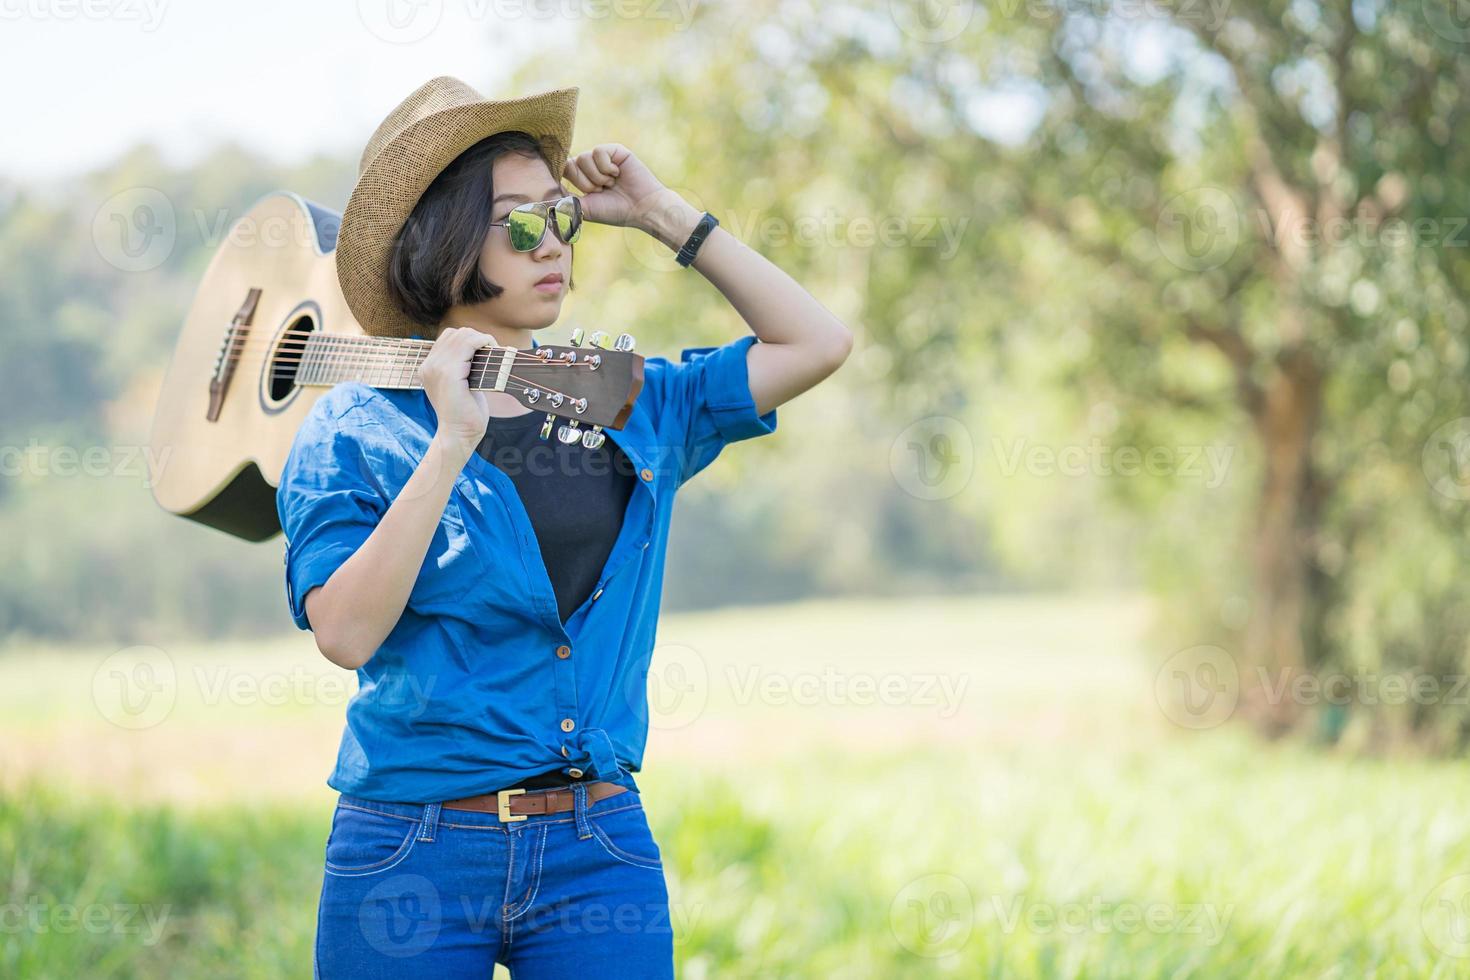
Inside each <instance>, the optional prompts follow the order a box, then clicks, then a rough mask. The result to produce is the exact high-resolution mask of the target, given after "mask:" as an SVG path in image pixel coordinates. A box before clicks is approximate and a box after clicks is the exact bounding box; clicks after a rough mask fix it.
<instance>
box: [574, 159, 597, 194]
mask: <svg viewBox="0 0 1470 980" xmlns="http://www.w3.org/2000/svg"><path fill="white" fill-rule="evenodd" d="M589 166H591V163H590V161H588V160H587V154H585V153H583V154H581V155H580V156H576V157H573V158H571V159H570V160H568V161H567V180H570V181H571V182H572V186H574V187H576V188H577V190H579V191H581V192H582V193H583V194H591V193H592V192H593V191H595V190H597V189H598V185H597V184H596V183H594V182H593V180H592V177H591V175H590V174H589V173H588V172H587V167H589Z"/></svg>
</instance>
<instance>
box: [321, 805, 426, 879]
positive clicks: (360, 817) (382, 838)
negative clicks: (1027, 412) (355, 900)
mask: <svg viewBox="0 0 1470 980" xmlns="http://www.w3.org/2000/svg"><path fill="white" fill-rule="evenodd" d="M418 829H419V821H418V820H411V819H408V818H405V817H399V816H392V815H390V814H386V813H375V812H373V811H371V810H362V809H359V808H357V807H353V806H347V805H345V804H341V803H339V804H338V805H337V810H336V812H335V813H334V814H333V815H332V832H331V834H330V835H328V837H327V853H326V870H327V873H328V874H331V875H336V876H337V877H339V878H360V877H363V876H365V875H371V874H378V873H380V872H383V871H387V870H388V869H389V868H393V867H397V866H398V864H399V863H401V862H402V861H403V859H404V858H406V857H408V853H409V852H410V851H412V850H413V844H414V840H415V839H416V838H417V837H418Z"/></svg>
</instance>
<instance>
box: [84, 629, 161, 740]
mask: <svg viewBox="0 0 1470 980" xmlns="http://www.w3.org/2000/svg"><path fill="white" fill-rule="evenodd" d="M178 696H179V676H178V671H177V670H176V669H175V668H174V661H173V658H172V657H170V656H169V655H168V654H167V653H166V652H165V651H163V650H160V649H159V648H158V647H154V646H132V647H127V648H125V649H122V650H118V651H117V652H115V653H113V654H111V655H109V656H107V657H105V658H103V660H102V661H101V663H99V664H98V665H97V669H96V670H95V671H93V673H92V703H93V704H95V705H96V706H97V711H98V712H99V713H100V714H101V715H102V717H104V718H106V719H107V720H108V721H110V722H112V723H113V724H114V725H117V726H118V727H119V728H128V729H133V730H138V729H143V728H152V727H153V726H154V725H157V724H158V723H159V722H161V721H163V720H164V719H165V718H167V717H168V716H169V713H170V712H172V711H173V709H174V702H175V701H176V700H177V699H178Z"/></svg>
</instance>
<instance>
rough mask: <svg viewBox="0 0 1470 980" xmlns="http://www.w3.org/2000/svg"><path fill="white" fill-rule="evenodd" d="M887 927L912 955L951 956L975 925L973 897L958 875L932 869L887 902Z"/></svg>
mask: <svg viewBox="0 0 1470 980" xmlns="http://www.w3.org/2000/svg"><path fill="white" fill-rule="evenodd" d="M888 928H889V930H890V931H891V932H892V933H893V937H894V938H895V939H897V940H898V944H899V945H900V946H902V947H903V948H904V949H906V950H908V951H909V952H910V953H913V954H914V955H915V956H923V957H926V958H930V959H941V958H943V957H946V956H953V955H954V954H956V953H958V952H959V951H960V950H961V949H963V948H964V946H965V943H967V942H969V941H970V934H971V933H972V932H973V931H974V929H975V898H974V895H972V894H971V892H970V886H969V885H967V884H965V881H964V879H963V878H960V877H959V876H958V875H952V874H945V873H942V872H936V873H934V874H927V875H924V876H922V877H919V878H915V879H914V880H913V881H910V882H909V883H908V884H906V885H904V886H903V887H902V888H901V889H899V891H898V894H896V895H894V896H893V901H892V902H890V903H889V904H888Z"/></svg>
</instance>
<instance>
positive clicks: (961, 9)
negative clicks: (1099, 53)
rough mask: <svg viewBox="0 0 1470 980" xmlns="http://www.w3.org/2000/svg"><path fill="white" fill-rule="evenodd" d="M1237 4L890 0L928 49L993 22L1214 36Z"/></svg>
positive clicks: (892, 10) (904, 26) (1207, 0)
mask: <svg viewBox="0 0 1470 980" xmlns="http://www.w3.org/2000/svg"><path fill="white" fill-rule="evenodd" d="M1231 2H1232V0H987V2H986V3H984V4H980V3H977V2H976V0H889V3H888V12H889V16H890V17H891V18H892V19H893V22H894V23H895V24H896V25H897V26H898V29H899V30H901V31H902V32H903V33H904V34H907V35H908V36H909V37H911V38H913V39H914V40H916V41H922V42H924V43H926V44H943V43H945V42H947V41H953V40H954V39H955V38H957V37H959V36H960V35H961V34H962V33H964V32H965V30H966V29H967V28H969V27H970V25H971V24H972V23H975V24H976V25H977V26H984V25H985V24H987V23H988V22H989V21H990V20H991V19H1005V20H1018V19H1021V18H1025V19H1028V20H1039V21H1047V22H1050V21H1056V20H1061V19H1063V18H1066V17H1069V16H1077V15H1082V16H1092V17H1109V18H1112V19H1117V20H1156V21H1159V22H1170V23H1175V24H1193V25H1198V26H1199V27H1201V28H1203V29H1204V30H1206V31H1209V32H1211V33H1214V32H1216V31H1218V30H1220V28H1221V27H1223V26H1224V25H1225V18H1226V17H1227V16H1229V10H1230V4H1231Z"/></svg>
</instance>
